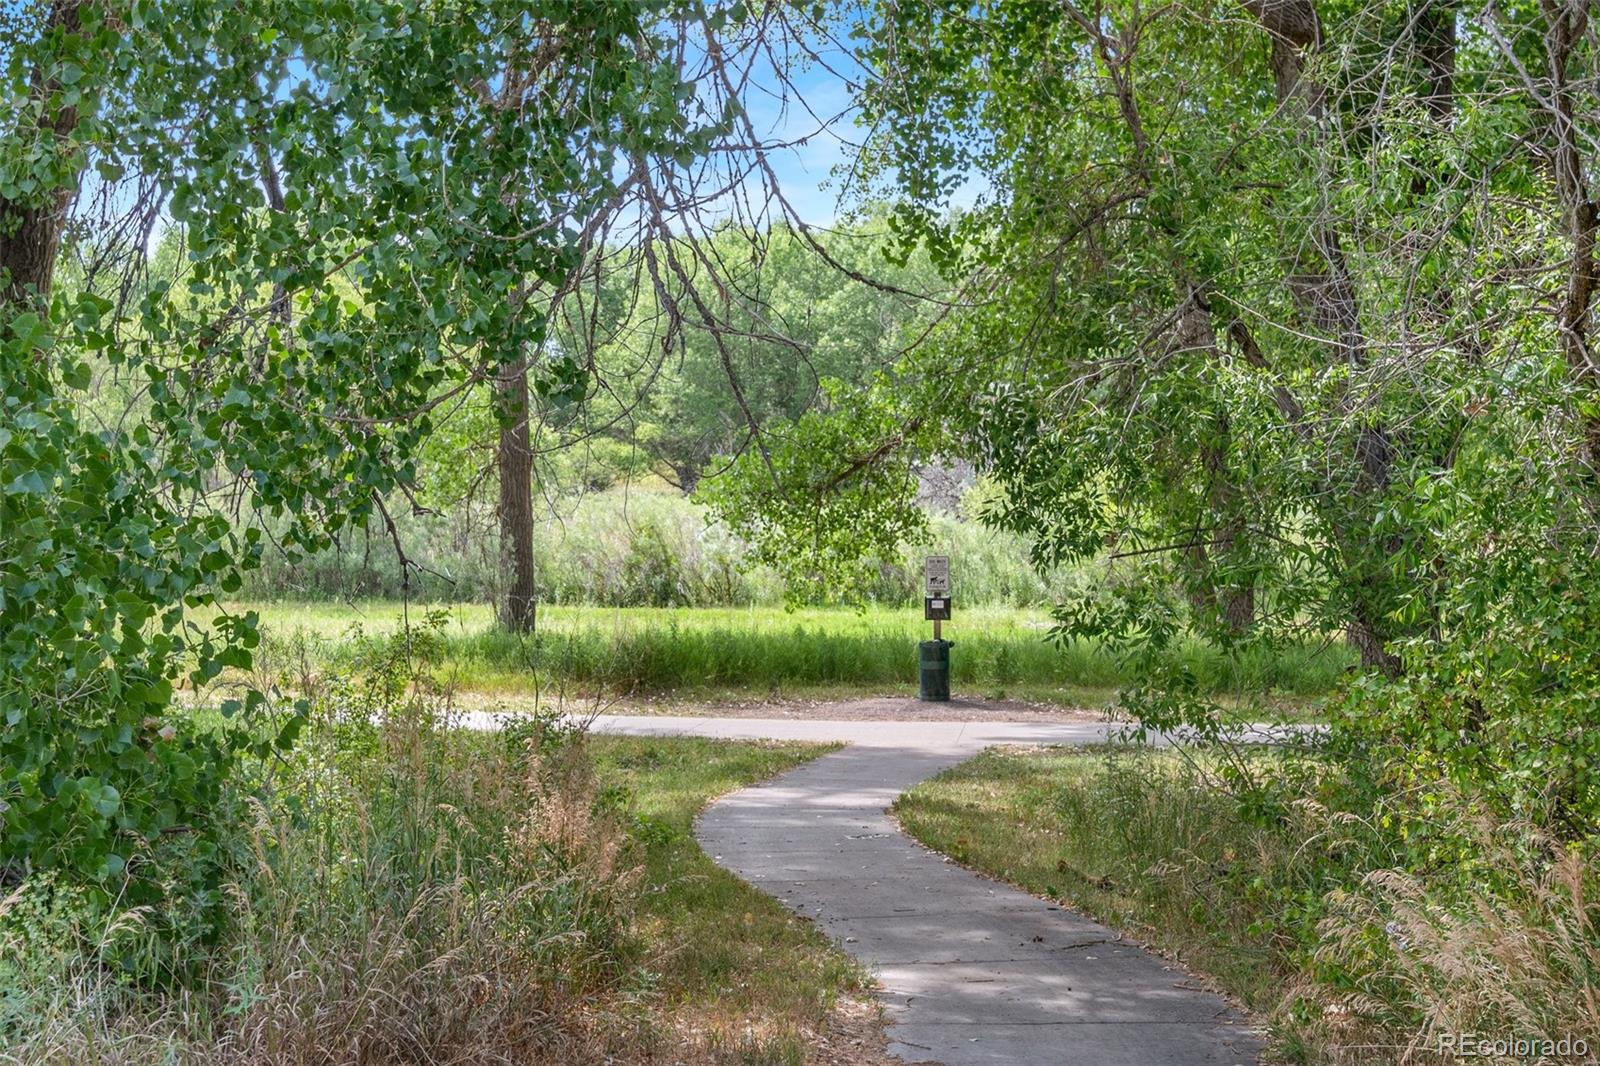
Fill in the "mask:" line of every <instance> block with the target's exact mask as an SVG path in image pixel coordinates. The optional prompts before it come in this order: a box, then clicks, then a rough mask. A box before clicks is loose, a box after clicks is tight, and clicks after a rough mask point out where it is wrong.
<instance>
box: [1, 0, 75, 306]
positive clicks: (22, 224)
mask: <svg viewBox="0 0 1600 1066" xmlns="http://www.w3.org/2000/svg"><path fill="white" fill-rule="evenodd" d="M81 6H82V3H81V0H55V3H53V4H51V5H50V13H49V14H48V15H47V16H45V32H46V33H50V32H52V31H63V32H65V33H69V34H70V33H75V32H76V31H77V30H78V29H79V26H80V25H81V20H80V18H79V15H80V10H81ZM60 88H61V86H60V85H59V84H58V83H57V82H56V81H55V80H54V79H53V78H50V77H47V76H46V74H45V71H44V69H43V68H42V67H35V68H34V71H33V75H32V77H31V79H30V83H29V92H30V95H31V96H32V97H33V98H34V99H35V100H41V99H42V100H48V99H49V98H50V97H52V96H54V95H55V94H56V93H57V92H58V91H60ZM77 125H78V109H77V108H76V107H60V108H56V109H55V110H54V113H53V114H52V111H51V109H50V108H49V107H48V106H47V107H46V108H45V111H44V117H43V121H42V122H41V123H40V126H39V135H40V137H41V139H43V140H46V141H49V142H52V145H51V150H53V151H59V150H60V149H59V147H57V146H58V145H60V144H62V143H64V142H67V141H68V140H69V138H70V137H71V135H72V131H73V130H74V129H75V128H76V127H77ZM74 150H75V151H78V152H79V160H78V164H79V166H80V168H81V166H82V163H83V160H82V150H81V149H74ZM74 191H75V190H74V188H73V187H72V186H70V185H67V184H62V185H59V186H57V187H56V188H54V189H52V190H50V191H49V192H48V193H47V194H45V196H44V197H43V199H42V200H40V201H38V202H33V203H29V202H26V201H24V202H20V203H19V202H14V201H11V200H6V199H4V198H0V306H5V307H21V306H26V305H32V306H36V307H42V306H44V305H45V304H46V303H48V301H49V296H50V285H51V282H52V281H53V279H54V277H55V269H56V260H57V258H58V257H59V256H60V254H61V235H62V232H63V231H64V230H65V228H66V224H67V209H68V208H69V207H70V206H71V204H72V197H73V194H74Z"/></svg>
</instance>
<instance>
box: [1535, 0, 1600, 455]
mask: <svg viewBox="0 0 1600 1066" xmlns="http://www.w3.org/2000/svg"><path fill="white" fill-rule="evenodd" d="M1540 7H1541V8H1542V9H1543V11H1544V15H1545V20H1546V23H1547V28H1546V31H1545V37H1544V47H1545V59H1546V63H1547V65H1548V68H1549V71H1548V73H1549V78H1550V83H1549V86H1548V92H1547V95H1546V96H1545V101H1546V103H1547V109H1548V111H1549V113H1550V124H1551V132H1552V134H1553V135H1554V138H1555V151H1554V153H1553V157H1552V163H1553V165H1554V168H1555V179H1556V191H1557V193H1558V194H1559V196H1560V198H1561V207H1562V212H1563V214H1564V215H1565V216H1566V218H1565V224H1566V231H1567V242H1568V245H1569V246H1570V249H1571V257H1570V258H1569V259H1568V261H1567V278H1566V292H1565V293H1564V295H1563V298H1562V301H1561V307H1560V310H1559V312H1558V316H1559V317H1558V325H1559V327H1560V330H1561V350H1562V354H1564V355H1565V356H1566V360H1567V366H1568V368H1569V370H1570V372H1571V375H1572V378H1573V381H1574V382H1575V383H1576V384H1577V385H1578V386H1579V388H1580V389H1581V390H1582V391H1583V392H1585V393H1588V394H1590V395H1592V394H1593V393H1594V391H1595V390H1596V387H1597V386H1600V360H1597V358H1596V355H1595V352H1594V350H1593V340H1592V337H1591V334H1592V332H1593V328H1594V314H1593V302H1594V295H1595V289H1596V286H1597V285H1600V262H1597V261H1596V259H1595V234H1596V229H1597V227H1600V205H1597V204H1596V203H1595V201H1594V199H1593V198H1591V197H1590V195H1589V179H1588V176H1587V174H1585V172H1584V165H1583V154H1582V151H1581V150H1580V149H1579V147H1578V127H1577V119H1576V117H1575V111H1574V104H1573V89H1572V84H1571V80H1570V77H1569V75H1568V73H1567V65H1568V63H1569V62H1570V61H1571V57H1572V53H1573V51H1574V50H1575V49H1576V48H1577V46H1578V44H1579V42H1581V41H1582V40H1583V36H1584V33H1585V32H1586V30H1587V29H1588V23H1589V14H1588V5H1587V4H1586V3H1583V2H1581V0H1542V3H1541V4H1540ZM1579 429H1580V432H1581V434H1582V437H1583V443H1582V444H1581V446H1580V458H1581V459H1582V461H1583V463H1584V464H1585V465H1586V466H1587V467H1588V468H1589V472H1590V475H1591V477H1592V478H1600V418H1596V417H1594V416H1592V415H1590V416H1585V417H1584V418H1583V419H1582V421H1581V423H1580V426H1579Z"/></svg>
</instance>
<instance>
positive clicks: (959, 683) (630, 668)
mask: <svg viewBox="0 0 1600 1066" xmlns="http://www.w3.org/2000/svg"><path fill="white" fill-rule="evenodd" d="M230 609H232V610H236V611H241V610H254V611H256V612H258V613H259V615H260V616H261V619H262V623H263V627H264V629H265V631H266V634H267V637H268V640H267V647H266V649H265V651H264V652H263V657H264V658H265V659H267V660H270V661H273V662H275V663H278V664H294V663H297V662H301V661H308V660H309V661H312V662H315V663H316V664H318V665H319V666H320V667H322V668H332V669H355V668H359V663H360V660H361V658H362V656H363V655H365V654H367V652H368V650H369V649H370V646H371V645H372V643H373V642H374V641H377V640H381V639H383V638H386V637H387V636H388V635H390V634H393V633H395V632H397V631H399V630H400V628H401V626H402V622H403V620H406V619H408V620H409V621H410V622H411V624H412V626H413V627H418V626H420V625H423V624H424V623H428V622H430V621H431V623H432V625H431V627H429V629H428V631H429V633H430V637H429V639H430V640H434V641H437V643H438V649H437V650H438V653H439V660H440V662H441V664H442V666H443V669H444V670H445V671H446V672H447V673H448V675H449V679H450V681H451V683H452V684H454V685H456V686H458V687H459V688H461V689H462V690H466V691H471V692H476V693H484V694H489V695H493V696H529V695H537V694H541V693H550V692H557V691H560V692H566V693H583V694H587V695H608V696H614V697H615V696H623V697H626V696H636V697H644V698H651V699H655V698H681V699H716V698H719V697H730V698H733V697H737V698H748V697H752V696H754V697H759V698H768V697H814V696H847V695H860V694H875V695H876V694H883V695H890V694H900V695H909V694H913V693H915V691H916V684H917V678H916V654H917V653H916V643H917V641H918V640H923V639H928V638H929V637H930V636H931V632H930V627H929V623H926V622H924V621H922V619H921V618H920V616H919V615H918V613H917V612H915V611H913V610H909V609H896V608H887V607H868V608H864V609H859V610H856V609H850V608H810V609H798V610H785V609H783V608H781V607H758V606H750V607H698V608H689V607H680V608H663V607H594V606H550V607H544V608H542V609H541V612H540V615H539V620H538V628H537V631H536V633H535V634H534V635H532V636H518V635H515V634H511V633H508V632H506V631H504V630H502V629H500V628H499V627H497V626H496V625H495V622H494V617H493V613H492V611H491V609H490V608H489V607H487V606H485V605H483V604H454V605H436V606H429V605H416V604H413V605H409V606H408V605H404V604H402V603H400V602H398V601H392V600H368V601H356V602H351V603H344V604H330V603H326V602H321V603H299V602H284V601H280V602H252V603H240V604H234V605H231V607H230ZM1049 630H1050V619H1049V616H1048V614H1047V613H1046V612H1044V611H1042V610H1037V609H1029V608H1013V607H984V608H975V609H972V610H958V612H957V614H956V618H955V620H954V621H953V622H951V623H949V624H948V625H946V627H945V636H946V638H947V639H951V640H953V641H954V642H955V647H954V648H953V650H952V652H951V684H952V688H953V690H954V691H955V692H956V693H958V694H961V695H968V696H981V697H987V698H1016V699H1026V700H1036V701H1040V702H1051V703H1060V704H1068V705H1087V706H1101V705H1104V704H1106V703H1107V702H1109V701H1110V700H1111V699H1112V698H1113V697H1114V694H1115V691H1116V690H1117V689H1118V688H1119V687H1121V686H1124V685H1127V684H1130V683H1133V682H1136V681H1137V680H1138V673H1137V671H1136V669H1135V668H1133V667H1132V666H1131V665H1130V664H1128V663H1126V662H1123V661H1121V660H1120V659H1119V658H1118V657H1117V656H1115V655H1113V654H1111V653H1110V652H1108V651H1106V650H1105V649H1103V648H1101V647H1098V646H1095V645H1092V644H1089V643H1086V642H1081V641H1079V642H1074V643H1071V644H1069V645H1066V646H1061V645H1059V644H1057V643H1055V642H1053V641H1051V640H1049V639H1048V637H1049ZM1177 655H1179V656H1180V657H1181V658H1182V660H1183V661H1184V662H1185V663H1186V664H1187V665H1189V667H1190V668H1191V669H1192V670H1193V671H1194V673H1195V675H1196V676H1197V677H1198V678H1200V680H1201V683H1202V686H1203V687H1204V688H1205V689H1207V690H1209V691H1211V692H1214V693H1222V694H1227V693H1242V692H1247V691H1259V690H1266V691H1267V692H1269V693H1270V694H1271V695H1272V696H1274V697H1276V698H1278V699H1280V700H1282V701H1284V702H1285V703H1287V704H1289V705H1296V704H1304V703H1306V702H1309V701H1312V700H1314V699H1315V698H1316V697H1318V696H1319V695H1321V694H1323V693H1325V692H1327V691H1328V690H1329V689H1330V688H1332V687H1333V686H1334V685H1335V684H1336V683H1337V682H1338V681H1339V679H1340V678H1341V677H1342V675H1343V673H1344V671H1345V670H1346V668H1347V667H1348V665H1349V662H1350V658H1349V654H1348V652H1347V650H1346V649H1345V648H1344V647H1342V646H1331V647H1319V646H1307V647H1304V648H1300V649H1292V650H1290V651H1288V652H1284V651H1281V650H1280V651H1278V652H1276V653H1274V654H1271V655H1267V654H1262V655H1259V656H1253V657H1252V656H1249V655H1246V656H1244V657H1242V658H1240V659H1237V660H1231V659H1229V658H1227V657H1225V656H1223V655H1222V654H1220V653H1218V652H1217V651H1216V650H1214V649H1212V648H1209V647H1206V646H1204V645H1202V644H1200V643H1198V642H1191V643H1189V644H1186V645H1184V646H1183V648H1182V649H1181V650H1180V651H1179V652H1178V653H1177ZM291 672H292V670H291Z"/></svg>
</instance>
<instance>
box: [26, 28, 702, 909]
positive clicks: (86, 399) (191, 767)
mask: <svg viewBox="0 0 1600 1066" xmlns="http://www.w3.org/2000/svg"><path fill="white" fill-rule="evenodd" d="M690 15H692V16H694V17H695V18H696V19H697V20H698V18H700V17H701V12H700V8H699V6H698V5H693V6H690V5H684V4H675V3H671V2H662V3H641V4H626V5H589V4H567V3H558V2H551V3H537V4H531V5H530V4H523V3H502V2H490V0H486V2H481V3H467V4H457V5H449V6H444V7H441V6H437V5H432V4H426V3H409V2H404V0H401V2H392V3H373V4H366V5H356V6H355V7H353V8H348V9H341V13H334V12H332V11H329V10H326V9H324V8H323V7H321V6H320V5H316V4H311V5H295V4H289V5H283V4H269V3H249V2H246V3H234V2H230V3H226V4H224V3H215V2H211V0H180V2H176V3H167V4H160V5H157V4H154V3H150V2H148V0H132V2H122V0H51V2H49V3H44V4H39V5H36V6H33V7H27V8H24V9H23V10H22V11H21V12H20V13H17V12H11V13H10V14H8V17H9V18H13V20H14V24H13V25H11V26H9V27H8V29H10V30H11V31H12V32H11V33H9V34H8V36H7V39H6V42H5V54H4V56H3V59H4V77H5V81H6V92H5V97H4V101H5V102H4V112H3V119H0V385H3V396H4V400H3V403H4V407H3V411H0V454H3V456H4V475H3V478H0V654H3V655H4V657H5V661H6V670H5V671H4V673H3V676H0V819H3V831H0V864H3V869H4V871H5V875H6V876H7V877H10V876H15V875H16V874H17V873H19V872H21V871H23V870H25V869H26V868H27V867H29V866H60V867H66V868H69V869H71V870H73V871H76V872H79V873H81V874H84V875H88V876H90V877H92V878H98V879H100V882H101V883H102V884H103V885H106V886H108V888H109V886H111V885H112V884H114V882H115V879H116V878H118V876H119V875H121V874H122V873H123V872H124V869H125V867H126V866H127V865H128V863H129V862H130V861H131V860H133V859H134V858H135V857H141V856H149V855H150V854H152V853H153V849H159V848H160V847H163V846H167V844H166V842H169V841H176V840H198V841H202V842H203V841H206V840H208V839H209V836H208V832H207V831H208V828H209V826H210V824H211V819H213V818H216V817H220V816H221V815H220V813H219V812H220V811H222V810H223V809H224V808H223V806H222V805H221V799H222V797H223V796H224V795H225V793H226V791H227V789H228V788H229V787H230V784H229V783H230V780H231V774H232V773H233V768H234V767H235V766H236V765H237V763H238V760H239V759H240V758H241V757H242V756H244V755H246V754H248V753H252V752H253V753H255V754H257V755H265V754H267V753H268V752H269V751H270V750H271V748H272V746H273V745H274V743H277V744H287V743H290V742H291V741H292V738H293V734H294V731H295V730H296V729H297V728H298V723H299V721H300V719H299V718H298V717H297V716H296V715H295V714H293V713H292V712H291V713H289V714H287V715H286V716H281V717H278V718H277V719H276V720H275V721H272V728H270V729H268V728H267V726H268V721H267V720H264V719H267V718H268V715H269V711H268V708H267V704H266V700H265V699H264V697H263V696H262V695H261V694H260V693H255V692H251V693H248V694H246V695H244V696H243V698H242V699H241V700H228V701H227V702H225V703H224V704H223V706H222V711H223V714H224V716H227V717H229V718H230V719H231V720H232V721H233V722H234V723H235V724H232V725H230V726H229V727H228V728H225V729H223V730H221V731H211V730H206V729H199V728H196V727H194V726H193V725H192V724H191V722H190V719H189V717H188V716H186V715H183V714H178V713H174V709H173V699H174V690H175V688H177V687H179V686H184V685H199V684H203V683H205V682H207V681H209V680H210V679H213V678H215V677H216V676H217V675H218V674H219V673H220V672H221V671H222V670H224V669H226V668H229V667H232V668H245V667H248V666H249V664H250V661H251V649H252V648H253V647H254V646H255V644H256V642H257V639H258V637H257V634H256V627H255V619H254V618H253V617H252V616H248V615H247V616H237V615H231V614H229V613H228V612H226V611H224V610H222V609H221V608H220V607H219V606H218V601H217V597H218V595H219V594H225V593H226V592H228V591H230V590H232V589H236V588H237V587H238V581H239V574H240V572H241V571H242V570H244V569H248V568H249V567H251V566H252V565H254V563H255V561H256V560H257V559H259V557H260V553H261V552H262V551H263V550H265V547H266V544H265V542H266V540H267V533H266V532H264V528H263V524H248V523H247V524H246V525H244V526H243V527H236V526H234V525H233V524H232V523H231V522H230V521H229V519H228V517H227V516H226V515H225V513H224V511H223V508H224V507H229V506H233V505H237V506H238V509H239V510H240V513H247V514H252V515H259V516H264V519H267V520H271V522H272V523H274V524H273V525H272V526H271V527H270V532H271V533H272V534H273V535H275V536H277V537H280V538H281V547H282V548H283V549H284V550H289V551H291V552H294V551H308V550H314V549H316V548H318V547H320V546H322V545H324V544H325V543H326V542H327V538H328V537H329V536H330V535H331V534H333V533H336V532H337V531H339V530H340V529H343V528H346V527H347V526H349V525H350V524H352V523H357V522H363V521H366V520H367V519H368V518H369V517H370V516H372V515H374V514H378V515H379V516H380V517H381V516H382V513H383V510H384V507H385V503H384V500H385V499H386V498H389V497H390V496H391V495H393V494H395V493H400V494H403V493H405V492H406V491H407V490H408V489H409V488H410V487H411V485H412V484H413V481H414V477H415V459H414V457H415V453H416V450H417V446H418V443H419V441H420V440H421V439H423V438H424V437H425V436H426V435H427V433H428V432H429V429H430V427H431V425H432V424H433V422H434V420H435V419H436V418H438V417H439V416H440V413H441V412H442V411H443V410H444V409H446V408H447V407H448V405H449V404H450V403H452V402H456V400H457V399H458V398H459V397H460V396H462V395H463V394H465V393H466V392H468V391H470V390H471V389H472V388H474V387H476V386H477V385H479V384H481V383H485V382H492V381H495V380H497V379H498V380H504V379H505V378H506V376H507V368H513V371H514V369H515V368H516V367H518V366H519V364H520V362H521V361H522V360H523V359H524V358H525V356H526V354H527V353H528V352H529V351H531V350H532V349H533V348H535V347H536V346H537V345H538V344H539V343H540V341H541V340H542V338H543V335H544V331H545V324H544V315H543V313H542V312H541V311H540V309H539V307H538V305H537V303H536V302H535V300H534V297H535V296H536V295H537V294H538V293H539V292H541V291H545V290H550V289H554V288H558V287H560V286H561V285H562V284H563V283H564V280H565V279H566V278H567V277H568V276H569V275H571V274H572V273H573V272H574V271H575V270H576V269H577V268H578V267H579V265H580V264H581V260H582V238H581V234H582V232H583V230H584V227H585V225H586V224H587V223H588V221H589V220H590V219H591V218H592V217H593V216H594V215H595V213H596V212H599V211H601V210H602V209H603V208H604V206H605V205H606V204H607V203H608V202H610V201H611V200H612V199H613V198H614V197H615V196H616V193H617V186H618V181H617V176H618V174H619V172H622V171H623V170H625V168H626V167H627V166H628V165H629V164H630V162H631V161H632V160H634V159H636V158H649V157H652V156H655V155H662V156H666V157H678V158H685V159H686V158H690V157H692V156H693V154H694V153H695V152H696V151H697V150H698V149H699V147H700V146H701V145H702V144H703V143H705V141H706V140H707V138H708V137H709V135H710V134H709V131H710V130H711V129H712V128H714V127H715V126H716V125H717V124H718V123H720V122H722V121H723V116H721V115H715V116H711V117H710V119H709V120H707V119H704V118H703V117H697V116H696V115H694V114H691V113H689V112H687V111H686V109H685V106H684V104H685V100H686V99H687V94H686V92H685V90H684V88H683V83H682V81H681V79H680V68H679V67H678V66H677V65H676V63H675V62H674V59H673V56H674V55H675V52H674V50H675V49H676V47H677V46H678V36H679V35H678V28H679V26H681V20H682V19H683V18H685V17H688V16H690ZM675 20H677V21H675ZM508 99H514V100H515V101H516V102H517V106H516V107H507V106H503V105H504V102H505V101H506V100H508ZM174 227H175V228H178V229H179V230H180V231H181V232H182V234H183V242H184V249H185V258H186V263H185V265H184V268H183V270H182V271H181V273H180V274H179V275H178V276H177V277H176V279H173V278H155V277H149V276H147V275H146V273H145V268H146V266H147V255H146V252H145V249H146V248H148V247H149V246H151V244H152V243H153V242H154V240H155V238H156V234H158V233H159V232H160V231H162V230H163V229H165V228H174ZM63 250H67V251H69V252H71V253H72V254H73V255H74V256H75V257H76V258H77V259H78V260H79V266H78V269H77V270H76V277H75V280H74V284H73V285H72V286H71V287H70V291H67V290H65V289H63V288H61V287H58V286H56V285H55V284H54V281H55V278H56V274H57V267H58V263H59V262H60V260H61V257H62V254H63ZM107 396H111V397H120V398H122V399H123V400H125V404H124V410H123V411H121V412H120V413H119V414H118V415H117V416H116V417H114V418H104V417H102V414H103V412H102V407H103V406H104V405H103V403H102V402H101V401H103V399H104V398H105V397H107ZM212 616H214V621H213V617H212ZM135 882H136V884H135V891H134V895H135V896H137V891H138V886H140V885H144V886H148V885H150V884H153V882H151V881H149V880H148V879H144V880H141V879H138V878H136V879H135Z"/></svg>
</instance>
